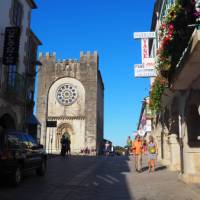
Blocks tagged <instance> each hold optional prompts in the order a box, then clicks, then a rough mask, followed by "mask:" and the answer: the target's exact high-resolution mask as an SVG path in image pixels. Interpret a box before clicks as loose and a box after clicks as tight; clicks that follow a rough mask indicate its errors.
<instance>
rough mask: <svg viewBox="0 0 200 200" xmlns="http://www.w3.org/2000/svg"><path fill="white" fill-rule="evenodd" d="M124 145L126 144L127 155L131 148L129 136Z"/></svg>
mask: <svg viewBox="0 0 200 200" xmlns="http://www.w3.org/2000/svg"><path fill="white" fill-rule="evenodd" d="M126 145H127V154H128V156H129V155H130V153H131V148H132V140H131V137H130V136H128V139H127V141H126Z"/></svg>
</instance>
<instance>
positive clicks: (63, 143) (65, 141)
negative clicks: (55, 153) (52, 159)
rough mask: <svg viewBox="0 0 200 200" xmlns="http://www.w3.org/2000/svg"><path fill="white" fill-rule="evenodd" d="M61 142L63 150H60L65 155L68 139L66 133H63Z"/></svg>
mask: <svg viewBox="0 0 200 200" xmlns="http://www.w3.org/2000/svg"><path fill="white" fill-rule="evenodd" d="M60 143H61V152H60V154H61V155H62V156H65V154H66V151H67V139H66V137H65V135H62V138H61V140H60Z"/></svg>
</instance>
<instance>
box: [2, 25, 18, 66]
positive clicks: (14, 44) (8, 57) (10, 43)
mask: <svg viewBox="0 0 200 200" xmlns="http://www.w3.org/2000/svg"><path fill="white" fill-rule="evenodd" d="M19 41H20V28H19V27H6V29H5V40H4V49H3V64H4V65H15V64H17V60H18V52H19Z"/></svg>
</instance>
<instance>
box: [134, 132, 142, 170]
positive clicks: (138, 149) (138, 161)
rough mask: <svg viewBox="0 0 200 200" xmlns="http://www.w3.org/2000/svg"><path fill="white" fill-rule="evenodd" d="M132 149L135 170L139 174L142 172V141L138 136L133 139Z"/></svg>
mask: <svg viewBox="0 0 200 200" xmlns="http://www.w3.org/2000/svg"><path fill="white" fill-rule="evenodd" d="M132 148H133V152H134V156H135V170H136V171H137V172H139V173H141V172H142V148H143V146H142V141H141V139H140V136H139V135H137V136H136V137H135V141H133V143H132Z"/></svg>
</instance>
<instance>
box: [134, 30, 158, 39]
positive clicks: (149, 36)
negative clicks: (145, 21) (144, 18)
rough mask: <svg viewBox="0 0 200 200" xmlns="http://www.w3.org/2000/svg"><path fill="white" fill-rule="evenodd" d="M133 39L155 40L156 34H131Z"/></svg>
mask: <svg viewBox="0 0 200 200" xmlns="http://www.w3.org/2000/svg"><path fill="white" fill-rule="evenodd" d="M133 38H134V39H142V38H146V39H149V38H156V33H155V32H135V33H134V34H133Z"/></svg>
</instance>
